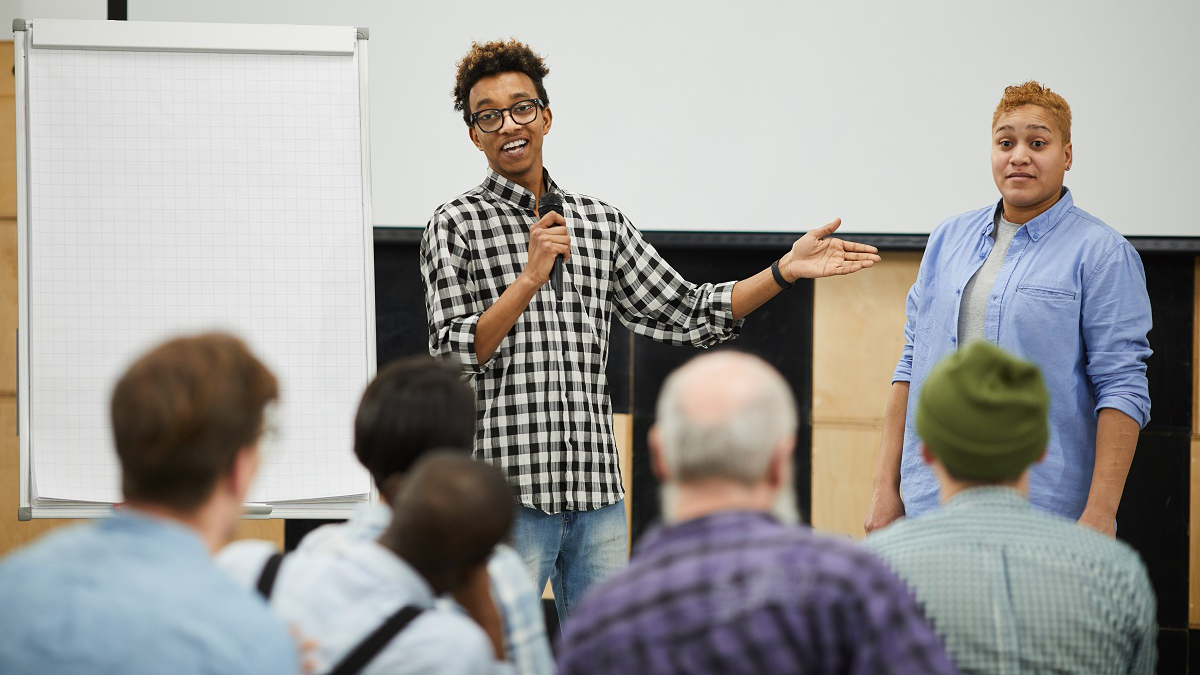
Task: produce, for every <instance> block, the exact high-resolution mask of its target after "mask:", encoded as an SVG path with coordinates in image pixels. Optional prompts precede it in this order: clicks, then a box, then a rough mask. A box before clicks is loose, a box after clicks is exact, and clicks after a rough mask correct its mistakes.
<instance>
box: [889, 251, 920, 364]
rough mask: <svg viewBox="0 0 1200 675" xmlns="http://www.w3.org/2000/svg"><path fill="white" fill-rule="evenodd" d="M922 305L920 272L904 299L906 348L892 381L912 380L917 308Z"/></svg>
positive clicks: (903, 350)
mask: <svg viewBox="0 0 1200 675" xmlns="http://www.w3.org/2000/svg"><path fill="white" fill-rule="evenodd" d="M920 306H921V277H920V272H918V273H917V280H916V281H915V282H913V285H912V288H909V289H908V297H907V298H906V299H905V301H904V314H905V316H906V317H907V319H905V321H904V349H902V350H901V351H900V360H899V361H898V362H897V363H896V370H895V371H894V372H893V373H892V382H910V381H912V365H913V339H914V336H915V335H916V323H917V308H918V307H920Z"/></svg>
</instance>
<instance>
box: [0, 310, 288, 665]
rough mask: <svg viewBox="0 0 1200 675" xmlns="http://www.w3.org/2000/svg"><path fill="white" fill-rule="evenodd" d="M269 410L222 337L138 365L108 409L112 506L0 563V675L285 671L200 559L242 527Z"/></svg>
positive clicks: (259, 622)
mask: <svg viewBox="0 0 1200 675" xmlns="http://www.w3.org/2000/svg"><path fill="white" fill-rule="evenodd" d="M276 397H277V387H276V382H275V377H274V376H273V375H272V374H271V373H270V372H269V371H268V370H267V368H266V367H265V366H263V364H262V363H261V362H260V361H259V360H258V359H257V358H255V357H254V355H253V354H251V353H250V351H249V350H248V349H247V348H246V346H245V345H244V344H243V343H242V342H241V341H240V340H238V339H236V338H234V337H231V336H228V335H223V334H215V333H214V334H207V335H199V336H196V337H187V338H180V339H176V340H172V341H170V342H167V343H166V344H164V345H162V346H160V347H158V348H156V349H154V350H153V351H151V352H150V353H148V354H146V355H145V356H143V357H142V358H140V359H138V360H137V361H136V362H135V363H134V364H133V365H132V366H131V367H130V368H129V370H128V371H126V373H125V374H124V376H122V378H121V380H120V381H119V382H118V383H117V385H116V388H115V390H114V392H113V395H112V406H111V412H112V427H113V437H114V439H115V441H116V449H117V456H118V458H119V459H120V464H121V475H122V486H123V488H124V493H125V500H126V501H125V504H124V505H123V506H121V508H119V509H118V510H117V512H116V514H115V515H114V516H113V517H112V518H108V519H106V520H103V521H100V522H97V523H93V524H89V525H81V526H78V527H73V528H70V529H67V530H62V531H59V532H55V533H53V534H51V535H48V536H47V537H45V538H44V539H42V540H41V541H39V542H37V543H35V544H33V545H31V546H29V547H27V548H24V549H21V550H19V551H17V552H16V553H14V554H12V555H11V556H10V557H9V558H8V559H6V560H5V561H4V562H3V563H2V564H0V672H3V673H39V675H41V674H54V673H64V674H65V673H88V674H89V675H105V674H111V675H117V674H120V675H142V674H144V675H150V674H158V673H177V674H188V673H197V674H198V673H229V674H235V673H246V674H247V675H256V674H257V675H261V674H264V673H294V672H296V670H297V666H298V663H299V660H298V656H297V653H296V646H295V644H294V643H293V641H292V639H291V638H290V637H289V636H288V635H287V632H286V630H285V629H284V626H283V624H282V622H280V621H279V620H278V619H277V618H275V617H274V616H272V615H271V613H270V612H269V611H268V610H267V608H266V607H265V606H263V603H262V602H261V600H259V599H258V598H255V597H253V596H252V595H251V594H249V593H247V592H246V590H245V589H241V588H238V587H237V586H236V584H234V583H233V582H232V581H230V580H229V578H228V577H227V576H226V575H224V574H222V573H221V572H220V571H219V570H218V569H217V568H216V567H215V566H214V565H213V563H212V560H211V555H212V554H213V553H214V552H215V551H216V550H217V548H218V547H220V546H222V545H223V544H225V543H226V542H227V541H228V539H229V537H230V534H231V533H232V530H233V527H234V525H235V524H236V522H237V520H238V518H240V517H241V514H242V505H243V503H244V501H245V497H246V494H247V491H248V490H249V487H250V482H251V479H252V478H253V477H254V473H255V470H256V469H257V467H258V462H259V456H258V449H257V444H258V440H259V436H260V435H261V434H262V432H263V425H264V409H265V408H266V406H267V404H268V403H270V402H271V401H273V400H275V398H276Z"/></svg>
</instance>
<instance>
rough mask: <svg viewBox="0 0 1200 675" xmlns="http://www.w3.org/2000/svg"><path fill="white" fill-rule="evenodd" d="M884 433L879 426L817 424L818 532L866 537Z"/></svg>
mask: <svg viewBox="0 0 1200 675" xmlns="http://www.w3.org/2000/svg"><path fill="white" fill-rule="evenodd" d="M881 432H882V425H879V424H862V425H852V424H831V423H814V424H813V436H812V461H813V484H812V511H813V512H812V525H813V527H814V528H817V529H819V530H824V531H826V532H836V533H839V534H848V535H851V536H855V537H861V536H863V520H864V519H865V518H866V517H867V505H868V503H869V501H870V499H871V479H872V477H873V476H874V474H875V459H876V458H877V457H878V456H879V438H880V434H881Z"/></svg>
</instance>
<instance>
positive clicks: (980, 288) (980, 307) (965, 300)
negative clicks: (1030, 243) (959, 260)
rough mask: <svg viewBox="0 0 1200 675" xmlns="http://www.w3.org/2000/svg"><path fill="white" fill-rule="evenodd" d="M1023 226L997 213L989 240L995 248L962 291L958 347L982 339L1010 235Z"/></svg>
mask: <svg viewBox="0 0 1200 675" xmlns="http://www.w3.org/2000/svg"><path fill="white" fill-rule="evenodd" d="M1021 227H1022V225H1017V224H1016V223H1010V222H1008V221H1007V220H1005V219H1004V216H1003V215H1002V214H1001V212H1000V210H999V209H997V210H996V226H995V227H993V228H992V237H993V238H994V239H995V240H996V245H995V246H993V247H992V250H991V252H990V253H988V257H987V260H985V261H983V266H982V267H980V268H979V270H978V271H977V272H975V276H973V277H971V280H970V281H968V282H967V287H966V288H965V289H963V295H962V304H961V305H959V306H958V346H959V347H960V348H961V347H965V346H966V345H969V344H971V342H973V341H974V340H982V339H984V331H983V328H984V325H985V323H986V321H987V304H988V298H989V297H991V295H992V286H994V285H995V284H996V277H997V276H998V275H999V274H1000V268H1001V267H1004V258H1005V257H1006V256H1007V255H1008V246H1009V244H1011V243H1012V239H1013V235H1015V234H1016V233H1017V230H1019V229H1021Z"/></svg>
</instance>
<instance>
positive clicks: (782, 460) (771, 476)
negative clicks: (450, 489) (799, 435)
mask: <svg viewBox="0 0 1200 675" xmlns="http://www.w3.org/2000/svg"><path fill="white" fill-rule="evenodd" d="M795 449H796V437H795V436H788V437H787V438H785V439H784V440H782V441H780V442H779V445H778V446H776V447H775V452H774V454H772V455H771V461H770V463H768V464H767V475H766V476H764V478H766V480H767V483H768V484H769V485H771V486H772V487H783V483H784V481H786V480H787V478H788V474H789V472H788V470H787V467H788V462H790V461H792V451H794V450H795Z"/></svg>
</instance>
